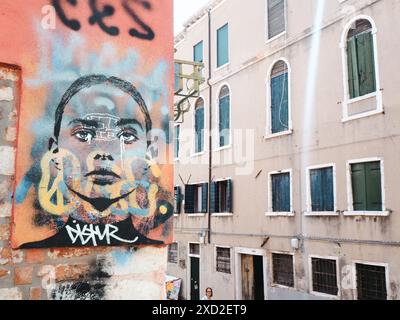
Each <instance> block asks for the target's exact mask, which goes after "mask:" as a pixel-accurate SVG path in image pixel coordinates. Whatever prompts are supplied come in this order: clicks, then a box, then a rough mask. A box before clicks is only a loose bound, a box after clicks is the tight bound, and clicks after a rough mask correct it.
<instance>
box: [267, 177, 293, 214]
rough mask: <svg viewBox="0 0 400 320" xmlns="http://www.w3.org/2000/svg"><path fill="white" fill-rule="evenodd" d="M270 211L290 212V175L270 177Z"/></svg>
mask: <svg viewBox="0 0 400 320" xmlns="http://www.w3.org/2000/svg"><path fill="white" fill-rule="evenodd" d="M271 192H272V211H273V212H290V211H291V210H290V173H289V172H287V173H280V174H272V175H271Z"/></svg>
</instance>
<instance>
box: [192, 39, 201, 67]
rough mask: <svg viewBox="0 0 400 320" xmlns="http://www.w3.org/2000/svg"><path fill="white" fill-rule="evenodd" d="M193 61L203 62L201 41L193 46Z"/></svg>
mask: <svg viewBox="0 0 400 320" xmlns="http://www.w3.org/2000/svg"><path fill="white" fill-rule="evenodd" d="M193 61H194V62H203V41H200V42H199V43H198V44H196V45H195V46H194V47H193Z"/></svg>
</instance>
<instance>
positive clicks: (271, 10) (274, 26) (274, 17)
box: [268, 0, 285, 39]
mask: <svg viewBox="0 0 400 320" xmlns="http://www.w3.org/2000/svg"><path fill="white" fill-rule="evenodd" d="M283 31H285V0H268V38H269V39H271V38H273V37H275V36H277V35H278V34H280V33H282V32H283Z"/></svg>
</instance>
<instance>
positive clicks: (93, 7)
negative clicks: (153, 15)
mask: <svg viewBox="0 0 400 320" xmlns="http://www.w3.org/2000/svg"><path fill="white" fill-rule="evenodd" d="M87 1H88V5H89V9H90V11H91V15H90V16H89V18H88V22H89V24H90V25H92V26H94V25H97V26H98V27H99V28H100V29H101V30H102V31H104V32H105V33H107V34H108V35H110V36H114V37H115V36H118V35H120V28H119V27H118V26H113V25H109V24H108V23H107V22H106V20H107V19H109V18H111V17H112V16H114V15H115V13H116V7H115V6H113V5H111V4H104V5H100V4H99V3H98V2H99V1H98V0H87ZM65 2H67V3H68V4H70V5H72V6H74V7H76V6H77V5H78V0H64V1H62V0H52V4H53V6H54V8H55V10H56V13H57V15H58V17H59V18H60V20H61V22H62V23H63V24H64V25H65V26H67V27H68V28H70V29H72V30H74V31H79V30H80V29H81V23H80V21H79V20H77V19H72V18H67V15H66V13H65V10H64V9H65ZM120 3H121V7H122V10H124V12H125V13H126V14H127V15H128V16H129V17H130V18H131V19H132V21H133V23H134V26H132V27H131V28H130V29H129V31H128V34H129V35H130V36H131V37H134V38H138V39H143V40H149V41H151V40H153V39H154V38H155V33H154V31H153V29H152V28H151V27H150V26H149V25H148V24H146V23H145V22H144V21H143V19H142V18H141V17H140V16H139V15H138V13H137V10H136V9H135V8H134V7H135V6H140V7H141V8H143V9H144V10H147V11H151V10H152V5H151V3H150V2H149V1H147V0H120Z"/></svg>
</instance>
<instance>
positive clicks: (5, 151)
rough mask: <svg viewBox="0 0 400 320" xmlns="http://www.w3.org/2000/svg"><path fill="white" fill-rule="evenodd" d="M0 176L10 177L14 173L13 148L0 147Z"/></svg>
mask: <svg viewBox="0 0 400 320" xmlns="http://www.w3.org/2000/svg"><path fill="white" fill-rule="evenodd" d="M0 159H1V162H0V174H2V175H5V176H12V175H13V174H14V172H15V168H14V161H15V148H13V147H9V146H0Z"/></svg>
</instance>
